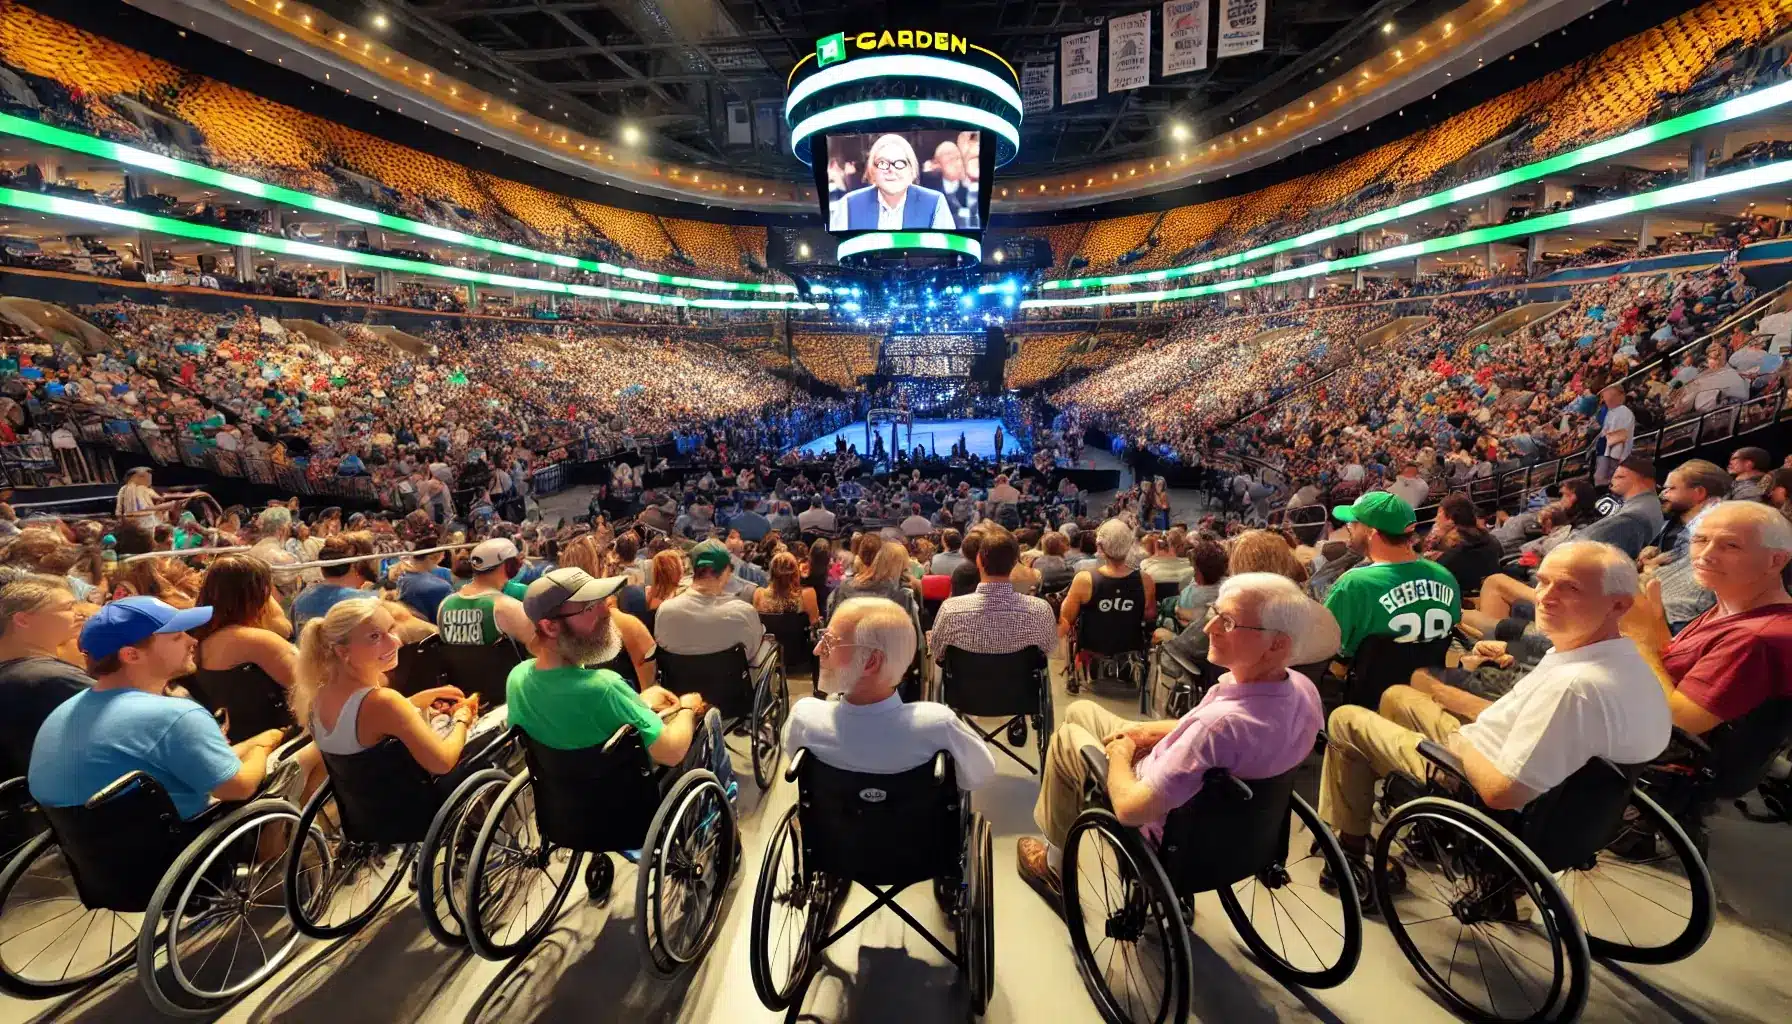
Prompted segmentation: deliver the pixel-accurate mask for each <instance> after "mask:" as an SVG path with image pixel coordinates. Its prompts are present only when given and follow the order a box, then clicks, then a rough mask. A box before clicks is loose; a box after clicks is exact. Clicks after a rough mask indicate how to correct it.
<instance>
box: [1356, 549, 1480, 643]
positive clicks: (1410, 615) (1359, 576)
mask: <svg viewBox="0 0 1792 1024" xmlns="http://www.w3.org/2000/svg"><path fill="white" fill-rule="evenodd" d="M1325 607H1326V608H1327V609H1328V610H1330V611H1331V613H1332V617H1333V618H1335V619H1337V620H1338V630H1339V632H1340V633H1341V634H1342V635H1343V643H1342V645H1341V646H1340V647H1339V649H1338V656H1339V657H1343V658H1349V657H1352V656H1354V655H1355V654H1356V648H1357V645H1358V644H1360V643H1362V642H1363V639H1364V638H1365V637H1371V636H1391V637H1393V638H1394V639H1395V640H1396V641H1398V642H1400V643H1403V644H1404V643H1423V642H1426V641H1431V640H1436V639H1438V638H1439V637H1443V636H1448V635H1449V633H1450V628H1451V627H1452V626H1454V625H1456V623H1458V622H1460V621H1461V620H1462V595H1461V594H1459V593H1457V591H1456V577H1455V576H1452V575H1451V574H1450V570H1448V569H1446V568H1444V567H1443V566H1441V565H1438V564H1437V563H1436V562H1433V561H1431V560H1430V559H1426V558H1415V559H1413V560H1412V561H1410V562H1377V563H1371V564H1369V565H1359V566H1357V567H1356V568H1354V569H1352V570H1350V571H1349V572H1346V573H1345V574H1344V575H1343V576H1340V577H1339V578H1338V582H1337V583H1336V584H1335V585H1333V587H1332V589H1331V592H1330V593H1328V594H1326V595H1325Z"/></svg>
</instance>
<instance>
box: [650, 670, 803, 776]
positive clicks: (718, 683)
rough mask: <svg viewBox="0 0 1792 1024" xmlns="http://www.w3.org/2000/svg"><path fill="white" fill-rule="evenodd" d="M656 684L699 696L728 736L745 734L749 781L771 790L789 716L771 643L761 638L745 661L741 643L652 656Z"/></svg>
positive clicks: (784, 682) (786, 683)
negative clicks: (750, 761) (713, 710)
mask: <svg viewBox="0 0 1792 1024" xmlns="http://www.w3.org/2000/svg"><path fill="white" fill-rule="evenodd" d="M654 660H655V662H657V663H658V665H659V670H660V685H661V686H663V687H665V688H666V689H668V690H670V691H672V692H673V693H677V694H686V693H700V694H702V695H703V700H704V701H705V702H706V703H708V704H709V705H710V706H711V707H714V708H718V709H720V710H721V712H722V721H723V723H724V725H725V728H726V729H727V731H729V732H731V733H732V732H741V731H744V732H746V734H747V737H748V740H749V743H750V745H751V748H752V757H753V781H754V782H757V783H758V784H759V788H760V789H761V790H766V789H770V788H771V785H772V780H773V779H774V778H776V776H777V771H778V760H779V757H780V755H781V751H780V750H779V744H780V743H781V742H782V736H783V732H784V719H785V718H786V717H787V716H788V715H789V714H790V680H789V679H788V677H787V676H786V675H785V672H784V660H783V658H782V656H781V653H780V650H779V647H778V644H777V643H776V641H775V640H771V639H770V638H766V639H765V640H762V641H761V642H760V645H759V650H757V651H755V652H754V653H753V655H752V657H751V658H750V659H749V657H748V655H747V649H746V648H745V647H743V646H741V645H740V644H735V645H734V646H733V647H729V648H726V649H724V650H720V651H716V652H714V653H711V654H674V653H672V652H671V651H668V650H666V649H665V648H664V647H662V648H660V649H659V653H657V654H656V655H654Z"/></svg>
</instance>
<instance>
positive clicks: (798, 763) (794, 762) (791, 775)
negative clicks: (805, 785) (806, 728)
mask: <svg viewBox="0 0 1792 1024" xmlns="http://www.w3.org/2000/svg"><path fill="white" fill-rule="evenodd" d="M808 759H809V748H808V747H803V748H802V749H800V750H798V751H797V752H796V754H795V755H794V756H793V757H791V759H790V767H788V768H786V769H784V781H785V782H795V781H796V776H797V772H799V771H801V770H802V767H803V762H804V761H806V760H808Z"/></svg>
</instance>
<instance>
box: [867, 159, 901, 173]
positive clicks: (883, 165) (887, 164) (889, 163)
mask: <svg viewBox="0 0 1792 1024" xmlns="http://www.w3.org/2000/svg"><path fill="white" fill-rule="evenodd" d="M871 166H873V167H875V168H877V169H878V170H880V171H906V170H908V168H909V162H908V161H907V160H901V159H897V160H873V161H871Z"/></svg>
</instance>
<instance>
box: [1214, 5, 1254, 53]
mask: <svg viewBox="0 0 1792 1024" xmlns="http://www.w3.org/2000/svg"><path fill="white" fill-rule="evenodd" d="M1264 6H1265V0H1220V40H1219V46H1218V47H1217V48H1216V49H1215V51H1214V52H1215V53H1216V54H1217V55H1218V56H1221V57H1237V56H1240V55H1241V54H1246V53H1256V52H1257V51H1258V50H1261V49H1263V13H1264V12H1263V8H1264Z"/></svg>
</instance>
